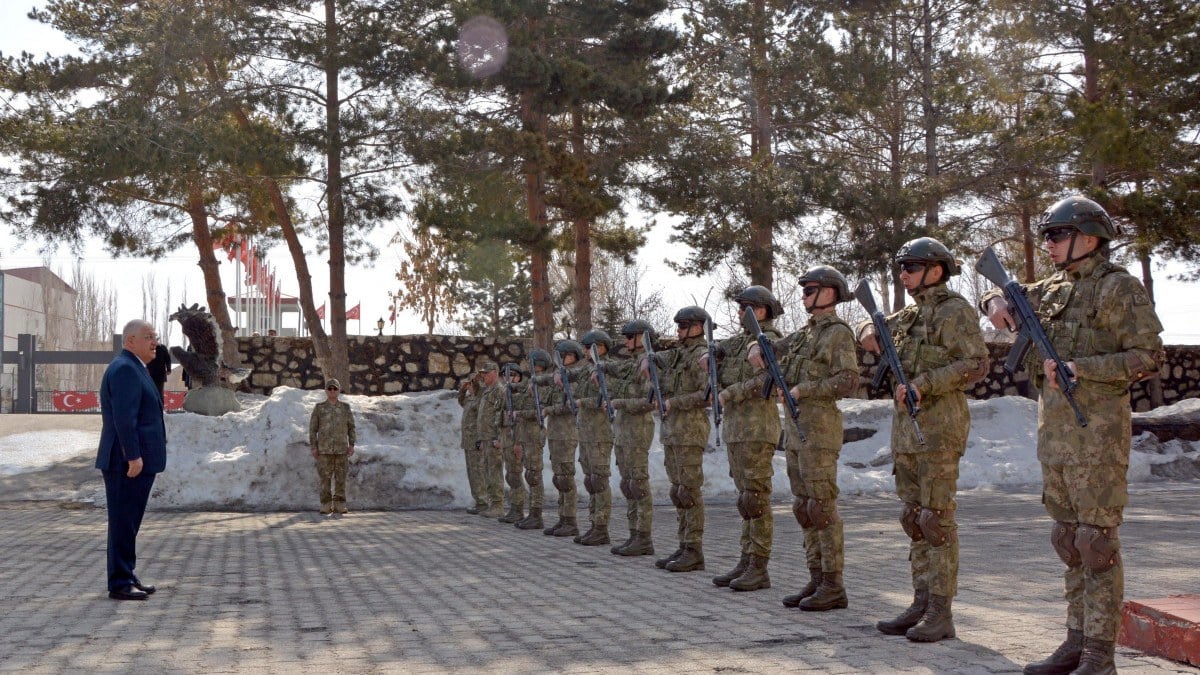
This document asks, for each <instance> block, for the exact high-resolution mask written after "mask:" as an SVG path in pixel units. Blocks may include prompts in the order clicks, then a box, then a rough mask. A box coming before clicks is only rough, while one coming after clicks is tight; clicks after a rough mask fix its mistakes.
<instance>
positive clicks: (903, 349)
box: [858, 237, 988, 642]
mask: <svg viewBox="0 0 1200 675" xmlns="http://www.w3.org/2000/svg"><path fill="white" fill-rule="evenodd" d="M895 261H896V265H897V266H898V267H899V268H900V282H901V283H902V284H903V285H904V288H905V290H906V291H907V292H908V294H909V296H911V297H912V299H913V301H914V302H913V304H911V305H908V306H907V307H904V308H903V309H901V310H900V311H898V312H895V313H894V314H892V315H891V316H889V317H888V318H887V323H888V327H889V329H890V330H891V333H892V336H893V337H894V339H895V342H896V351H897V352H898V353H899V355H900V362H901V365H902V366H903V369H904V372H905V375H907V376H908V380H909V386H910V387H912V388H913V389H914V390H915V394H916V397H917V402H918V405H919V407H920V410H921V412H920V424H921V429H922V430H923V431H924V433H925V443H924V444H922V443H921V442H920V441H919V439H918V436H917V433H916V430H915V428H914V426H913V423H912V420H911V419H910V418H909V416H908V413H907V410H906V408H905V397H906V396H907V393H908V391H907V389H906V387H905V386H904V385H901V384H896V385H895V387H894V391H893V392H892V394H893V397H894V404H895V409H894V411H893V413H892V455H893V457H894V460H895V465H894V467H895V468H894V472H895V475H896V493H897V495H898V496H899V497H900V500H901V501H903V502H904V508H903V510H902V512H901V516H900V524H901V526H902V527H903V528H904V532H905V534H907V535H908V537H909V538H910V539H911V540H912V542H911V544H910V546H909V560H910V561H911V570H912V584H913V601H912V604H911V605H910V606H909V607H908V608H907V609H905V610H904V611H903V612H901V613H900V615H899V616H897V617H896V618H895V619H892V620H889V621H880V622H878V623H876V624H875V627H876V628H878V629H879V630H880V631H881V632H883V633H886V634H888V635H904V636H906V637H908V639H909V640H913V641H915V642H936V641H938V640H942V639H944V638H948V637H951V638H952V637H954V618H953V615H952V613H951V607H950V605H951V600H952V599H953V598H954V595H955V594H956V593H957V591H958V525H957V523H956V522H955V519H954V512H955V510H956V508H957V502H956V501H955V499H954V496H955V493H956V492H957V491H958V464H959V460H960V459H961V458H962V455H963V453H964V452H965V451H966V448H967V434H968V432H969V431H970V428H971V415H970V412H968V410H967V397H966V394H965V393H964V390H965V389H967V388H968V387H970V386H971V385H972V384H974V383H975V382H977V381H979V380H980V379H981V378H983V376H984V374H985V373H986V372H987V363H988V349H987V345H986V344H985V343H984V341H983V332H982V331H981V330H980V328H979V315H978V314H976V313H975V311H974V308H973V307H971V303H969V302H967V300H966V299H965V298H963V297H962V296H961V295H959V294H958V293H955V292H954V291H952V290H950V288H949V287H948V286H947V285H946V282H947V281H948V280H949V279H950V277H951V276H954V275H956V274H958V273H959V264H958V261H956V260H955V259H954V256H953V255H951V254H950V250H949V249H947V248H946V247H945V245H943V244H942V243H941V242H940V241H938V240H936V239H932V238H929V237H921V238H919V239H914V240H912V241H910V242H908V243H906V244H904V245H903V246H901V247H900V250H899V252H897V253H896V258H895ZM858 338H859V342H860V343H861V344H862V346H863V348H864V349H866V350H867V351H870V352H874V353H879V351H880V347H879V343H878V339H877V337H876V335H875V327H874V325H873V324H872V323H871V322H870V321H866V322H864V323H862V324H860V326H859V330H858Z"/></svg>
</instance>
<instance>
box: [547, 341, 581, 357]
mask: <svg viewBox="0 0 1200 675" xmlns="http://www.w3.org/2000/svg"><path fill="white" fill-rule="evenodd" d="M554 351H556V352H558V353H559V354H561V355H564V356H565V355H567V354H574V355H575V360H576V361H582V360H583V359H584V355H583V345H581V344H579V343H578V342H576V341H574V340H559V341H558V342H557V343H556V344H555V345H554Z"/></svg>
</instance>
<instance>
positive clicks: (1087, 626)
mask: <svg viewBox="0 0 1200 675" xmlns="http://www.w3.org/2000/svg"><path fill="white" fill-rule="evenodd" d="M1128 470H1129V467H1127V466H1125V465H1123V464H1099V465H1067V466H1064V465H1050V464H1042V503H1043V504H1044V505H1045V507H1046V512H1047V513H1049V514H1050V517H1051V518H1053V519H1054V520H1056V521H1059V522H1062V523H1068V524H1073V523H1077V524H1086V525H1095V526H1096V527H1112V528H1116V527H1119V526H1120V525H1121V523H1122V522H1123V519H1124V511H1125V504H1126V503H1127V502H1128V500H1129V492H1128V484H1127V473H1128ZM1110 541H1111V544H1112V546H1113V547H1114V548H1115V550H1116V551H1117V552H1118V553H1119V552H1120V549H1121V540H1120V538H1119V536H1118V535H1117V534H1116V533H1115V532H1114V533H1113V537H1112V539H1111V540H1110ZM1064 581H1065V586H1066V599H1067V628H1072V629H1076V630H1082V631H1083V634H1084V635H1086V636H1087V637H1090V638H1095V639H1098V640H1109V641H1112V640H1116V639H1117V631H1118V630H1119V629H1120V627H1121V605H1122V604H1123V602H1124V600H1125V567H1124V565H1123V564H1122V563H1121V558H1120V555H1119V554H1118V556H1117V564H1116V565H1114V566H1113V567H1112V568H1111V569H1109V570H1106V571H1104V572H1096V571H1094V570H1092V569H1090V568H1088V567H1085V566H1083V565H1073V566H1069V567H1067V571H1066V573H1065V574H1064Z"/></svg>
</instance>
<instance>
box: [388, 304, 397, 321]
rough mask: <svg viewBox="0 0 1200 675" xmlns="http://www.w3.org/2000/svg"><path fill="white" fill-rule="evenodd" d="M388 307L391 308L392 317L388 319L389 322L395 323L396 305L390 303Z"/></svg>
mask: <svg viewBox="0 0 1200 675" xmlns="http://www.w3.org/2000/svg"><path fill="white" fill-rule="evenodd" d="M388 309H390V310H392V317H391V318H390V319H389V321H390V322H391V323H396V306H395V305H392V306H391V307H389V308H388Z"/></svg>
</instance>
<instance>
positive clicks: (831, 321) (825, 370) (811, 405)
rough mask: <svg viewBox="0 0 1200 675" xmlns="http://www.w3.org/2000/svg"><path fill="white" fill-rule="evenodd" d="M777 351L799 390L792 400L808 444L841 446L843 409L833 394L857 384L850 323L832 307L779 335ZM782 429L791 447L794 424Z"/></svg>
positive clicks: (795, 437) (797, 444) (830, 447)
mask: <svg viewBox="0 0 1200 675" xmlns="http://www.w3.org/2000/svg"><path fill="white" fill-rule="evenodd" d="M776 353H777V354H778V355H779V366H780V367H781V368H782V369H783V375H784V379H785V380H786V381H787V382H788V384H790V385H794V386H793V388H794V389H796V390H797V393H798V394H799V397H798V399H797V401H796V403H797V404H798V405H799V407H800V424H801V426H803V428H804V434H805V436H806V437H807V441H808V446H809V447H811V448H814V449H818V450H838V449H840V448H841V447H842V412H841V411H840V410H838V407H837V400H838V399H839V398H845V397H846V396H849V395H851V394H853V393H854V390H855V389H857V388H858V352H857V351H856V350H855V347H854V333H853V331H851V330H850V326H848V325H847V324H846V322H845V321H843V320H842V319H840V318H839V317H838V316H837V314H833V313H829V314H825V315H822V316H819V317H810V318H809V320H808V325H806V326H805V327H804V328H801V329H800V330H798V331H796V332H795V333H792V334H791V335H789V336H787V337H786V338H784V339H783V340H780V341H779V343H778V344H777V345H776ZM765 377H766V376H765V374H764V375H763V376H762V378H763V379H765ZM783 432H784V436H785V437H786V441H787V443H788V446H789V447H792V448H799V447H800V441H799V437H798V435H797V434H796V427H795V425H792V424H785V425H783Z"/></svg>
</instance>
